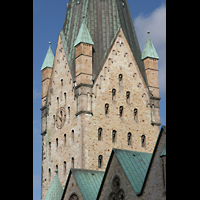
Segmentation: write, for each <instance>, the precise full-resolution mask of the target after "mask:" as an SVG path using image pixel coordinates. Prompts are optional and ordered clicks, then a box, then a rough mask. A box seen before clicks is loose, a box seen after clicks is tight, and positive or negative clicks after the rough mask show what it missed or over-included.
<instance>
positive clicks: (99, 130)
mask: <svg viewBox="0 0 200 200" xmlns="http://www.w3.org/2000/svg"><path fill="white" fill-rule="evenodd" d="M102 130H103V129H102V128H101V127H100V128H99V129H98V140H99V141H100V140H101V139H102Z"/></svg>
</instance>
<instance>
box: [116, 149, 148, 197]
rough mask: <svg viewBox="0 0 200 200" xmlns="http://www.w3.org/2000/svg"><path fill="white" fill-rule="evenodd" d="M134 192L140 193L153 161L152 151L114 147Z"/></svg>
mask: <svg viewBox="0 0 200 200" xmlns="http://www.w3.org/2000/svg"><path fill="white" fill-rule="evenodd" d="M113 151H114V152H115V155H116V157H117V159H118V160H119V162H120V164H121V166H122V168H123V170H124V172H125V174H126V176H127V178H128V180H129V182H130V183H131V186H132V188H133V190H134V192H135V193H136V194H137V195H138V194H140V193H141V189H142V186H143V183H144V180H145V176H146V173H147V170H148V167H149V163H150V161H151V156H152V154H151V153H144V152H137V151H128V150H122V149H113Z"/></svg>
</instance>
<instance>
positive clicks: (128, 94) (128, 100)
mask: <svg viewBox="0 0 200 200" xmlns="http://www.w3.org/2000/svg"><path fill="white" fill-rule="evenodd" d="M130 95H131V93H130V91H127V92H126V102H127V103H130Z"/></svg>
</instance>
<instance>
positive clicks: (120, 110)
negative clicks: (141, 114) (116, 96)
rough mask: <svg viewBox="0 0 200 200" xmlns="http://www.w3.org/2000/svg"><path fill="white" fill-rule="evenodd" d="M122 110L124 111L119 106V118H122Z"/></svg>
mask: <svg viewBox="0 0 200 200" xmlns="http://www.w3.org/2000/svg"><path fill="white" fill-rule="evenodd" d="M123 109H124V108H123V106H120V107H119V116H120V117H122V114H123Z"/></svg>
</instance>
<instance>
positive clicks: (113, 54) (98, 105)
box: [41, 29, 159, 200]
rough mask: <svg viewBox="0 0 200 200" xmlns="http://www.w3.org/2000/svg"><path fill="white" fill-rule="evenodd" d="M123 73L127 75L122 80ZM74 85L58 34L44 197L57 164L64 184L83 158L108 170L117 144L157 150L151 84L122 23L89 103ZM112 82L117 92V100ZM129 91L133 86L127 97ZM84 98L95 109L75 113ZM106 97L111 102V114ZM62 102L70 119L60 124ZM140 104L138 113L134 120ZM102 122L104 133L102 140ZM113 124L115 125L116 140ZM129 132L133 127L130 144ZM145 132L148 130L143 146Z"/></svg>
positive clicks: (95, 167) (89, 165) (44, 160)
mask: <svg viewBox="0 0 200 200" xmlns="http://www.w3.org/2000/svg"><path fill="white" fill-rule="evenodd" d="M119 74H122V75H123V77H122V80H121V81H119ZM75 86H76V83H75V84H74V83H73V81H72V76H71V73H70V69H69V67H68V64H67V60H66V56H65V53H64V49H63V45H62V41H61V38H60V36H59V38H58V44H57V49H56V54H55V59H54V65H53V69H52V75H51V79H50V85H49V90H48V102H47V106H48V115H47V133H46V134H45V135H44V136H42V137H43V142H42V143H43V146H42V149H43V152H42V154H43V155H42V156H43V158H42V198H41V199H42V200H44V198H45V195H46V193H47V191H48V188H49V186H50V184H51V181H52V180H53V176H54V173H53V171H54V170H55V168H56V167H57V168H58V177H59V179H60V181H61V184H62V186H63V187H64V185H65V182H66V179H67V175H68V172H69V170H70V168H71V167H74V168H81V167H82V164H84V168H86V169H92V170H105V168H106V165H107V162H108V158H109V156H110V153H111V150H112V148H121V149H129V150H134V151H142V152H152V151H153V149H154V145H155V142H156V139H157V136H158V133H159V127H158V126H153V125H151V118H152V116H151V113H152V111H151V107H150V106H148V103H149V98H150V97H149V93H148V89H147V88H146V85H145V83H144V81H143V79H142V76H141V74H140V71H139V69H138V66H137V64H136V61H135V59H134V57H133V55H132V53H131V50H130V48H129V46H128V43H127V41H126V39H125V36H124V34H123V32H122V30H121V29H120V32H119V33H118V35H117V36H116V40H115V41H114V44H113V46H112V48H111V50H110V52H109V54H108V56H107V57H106V59H105V63H104V65H103V67H102V70H101V71H100V74H99V76H98V78H97V79H96V80H95V83H94V86H93V88H92V92H89V93H88V95H87V97H86V100H84V101H85V102H86V103H84V104H83V102H78V101H77V99H76V97H75ZM113 88H115V89H116V94H115V96H114V97H113V100H112V89H113ZM83 90H84V88H83ZM90 91H91V90H90ZM127 91H130V97H129V99H128V100H127V99H126V92H127ZM81 103H82V104H83V105H82V108H83V109H86V110H91V111H92V113H93V115H92V114H85V113H82V114H80V115H78V116H76V113H77V111H78V104H81ZM106 103H108V104H109V109H108V114H107V115H105V104H106ZM120 106H123V114H122V117H120V116H119V107H120ZM60 107H64V109H65V114H66V120H65V123H64V126H63V127H62V128H61V129H58V128H57V126H56V119H57V120H59V118H57V110H58V109H59V108H60ZM135 108H137V109H138V114H137V116H136V118H135V120H134V109H135ZM100 127H101V128H102V135H101V139H100V140H98V129H99V128H100ZM113 130H116V137H115V142H114V143H113V142H112V131H113ZM128 132H130V133H131V140H130V144H129V145H128V136H127V134H128ZM142 135H145V146H144V147H142V142H141V136H142ZM82 151H83V152H82ZM82 155H84V156H82ZM99 155H102V156H103V160H102V164H101V168H99V167H98V156H99ZM72 157H73V158H74V165H73V163H72Z"/></svg>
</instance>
